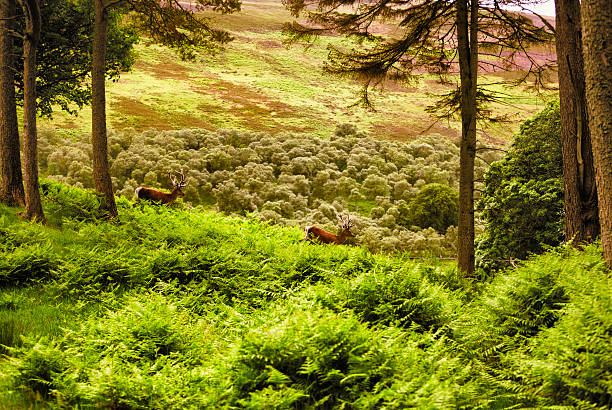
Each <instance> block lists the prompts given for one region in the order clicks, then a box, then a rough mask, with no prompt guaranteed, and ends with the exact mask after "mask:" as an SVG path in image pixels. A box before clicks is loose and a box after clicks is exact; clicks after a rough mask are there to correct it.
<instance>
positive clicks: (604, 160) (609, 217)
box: [582, 0, 612, 269]
mask: <svg viewBox="0 0 612 410" xmlns="http://www.w3.org/2000/svg"><path fill="white" fill-rule="evenodd" d="M611 27H612V7H610V0H583V1H582V33H583V39H584V68H585V74H586V75H585V78H586V96H587V106H588V110H589V126H590V129H591V138H592V143H593V156H594V163H595V179H596V181H597V192H598V194H599V220H600V223H601V243H602V246H603V252H604V258H605V259H606V263H607V264H608V266H609V267H610V268H611V269H612V29H611Z"/></svg>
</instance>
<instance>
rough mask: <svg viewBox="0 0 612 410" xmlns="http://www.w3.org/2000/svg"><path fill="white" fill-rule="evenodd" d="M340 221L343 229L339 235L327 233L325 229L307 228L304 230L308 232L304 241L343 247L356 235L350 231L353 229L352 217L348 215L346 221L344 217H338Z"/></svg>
mask: <svg viewBox="0 0 612 410" xmlns="http://www.w3.org/2000/svg"><path fill="white" fill-rule="evenodd" d="M338 220H339V221H340V226H341V228H342V230H341V231H340V233H339V234H337V235H336V234H334V233H331V232H327V231H326V230H325V229H321V228H319V227H318V226H307V227H306V228H304V230H305V231H306V236H304V239H302V240H303V241H310V242H318V243H333V244H336V245H342V244H343V243H345V242H346V240H347V239H348V238H349V237H355V235H354V234H353V233H352V232H351V231H350V229H351V227H352V226H353V224H352V223H351V217H350V216H349V215H347V216H346V219H344V217H343V216H342V215H338Z"/></svg>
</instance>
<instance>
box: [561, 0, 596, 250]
mask: <svg viewBox="0 0 612 410" xmlns="http://www.w3.org/2000/svg"><path fill="white" fill-rule="evenodd" d="M555 9H556V38H557V39H556V45H557V60H558V64H559V100H560V103H561V136H562V140H563V182H564V185H565V200H564V203H565V239H566V240H571V239H573V241H574V242H573V243H574V244H575V245H576V246H578V245H580V244H582V243H585V242H592V241H594V240H595V239H597V237H598V236H599V216H598V210H597V190H596V188H595V168H594V167H593V151H592V148H591V134H590V132H589V123H588V116H587V102H586V94H585V82H584V81H585V80H584V62H583V57H582V35H581V31H580V27H581V24H580V2H579V0H556V1H555Z"/></svg>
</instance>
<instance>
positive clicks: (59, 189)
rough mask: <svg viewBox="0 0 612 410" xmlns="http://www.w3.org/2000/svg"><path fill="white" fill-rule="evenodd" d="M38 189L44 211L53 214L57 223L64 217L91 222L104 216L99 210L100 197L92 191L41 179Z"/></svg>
mask: <svg viewBox="0 0 612 410" xmlns="http://www.w3.org/2000/svg"><path fill="white" fill-rule="evenodd" d="M40 190H41V192H42V197H43V200H44V202H45V208H46V212H47V213H48V214H51V215H54V216H55V218H56V219H57V220H58V221H57V222H59V223H61V221H62V219H64V218H67V219H72V220H75V221H89V222H93V221H96V220H98V219H100V218H103V217H105V215H104V213H103V212H102V211H101V210H100V199H99V198H98V196H97V195H96V194H94V193H92V192H88V191H84V190H82V189H76V188H69V187H67V186H66V185H64V184H60V183H58V182H53V181H42V182H41V184H40Z"/></svg>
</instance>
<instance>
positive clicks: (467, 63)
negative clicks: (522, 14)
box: [456, 0, 478, 275]
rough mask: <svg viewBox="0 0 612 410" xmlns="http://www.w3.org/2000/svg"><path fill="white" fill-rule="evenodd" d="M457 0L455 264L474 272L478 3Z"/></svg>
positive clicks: (475, 1)
mask: <svg viewBox="0 0 612 410" xmlns="http://www.w3.org/2000/svg"><path fill="white" fill-rule="evenodd" d="M470 4H471V7H470V13H469V19H468V1H467V0H458V1H457V2H456V5H457V42H458V47H459V74H460V78H461V88H460V91H461V150H460V157H459V162H460V163H459V168H460V170H459V226H458V244H457V249H458V265H459V270H460V271H461V272H463V274H464V275H472V274H473V273H474V262H475V261H474V158H475V157H476V109H477V107H476V87H477V84H478V82H477V81H478V38H477V35H478V0H472V1H471V3H470Z"/></svg>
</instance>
